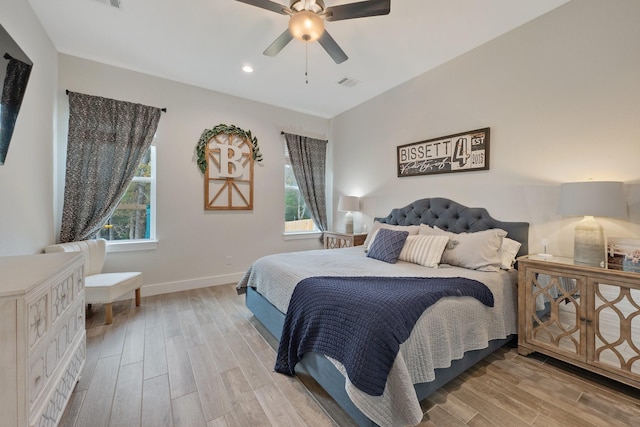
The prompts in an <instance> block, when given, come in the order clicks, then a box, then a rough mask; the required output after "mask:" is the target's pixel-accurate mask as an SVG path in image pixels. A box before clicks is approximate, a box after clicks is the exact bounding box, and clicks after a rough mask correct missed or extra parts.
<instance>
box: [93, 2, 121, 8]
mask: <svg viewBox="0 0 640 427" xmlns="http://www.w3.org/2000/svg"><path fill="white" fill-rule="evenodd" d="M97 1H98V2H100V3H102V4H106V5H107V6H111V7H114V8H116V9H122V1H121V0H97Z"/></svg>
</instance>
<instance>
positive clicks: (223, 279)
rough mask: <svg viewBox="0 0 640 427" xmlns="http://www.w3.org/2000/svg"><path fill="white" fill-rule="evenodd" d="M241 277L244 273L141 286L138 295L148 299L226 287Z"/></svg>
mask: <svg viewBox="0 0 640 427" xmlns="http://www.w3.org/2000/svg"><path fill="white" fill-rule="evenodd" d="M243 275H244V273H234V274H225V275H222V276H211V277H202V278H199V279H189V280H180V281H177V282H166V283H157V284H153V285H142V288H140V295H141V296H143V297H149V296H152V295H161V294H168V293H171V292H180V291H188V290H189V289H199V288H207V287H209V286H220V285H228V284H229V283H238V282H239V281H240V279H241V278H242V276H243Z"/></svg>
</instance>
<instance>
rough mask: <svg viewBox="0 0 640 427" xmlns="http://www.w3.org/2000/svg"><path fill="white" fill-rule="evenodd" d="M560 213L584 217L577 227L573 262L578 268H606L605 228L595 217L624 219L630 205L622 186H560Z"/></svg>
mask: <svg viewBox="0 0 640 427" xmlns="http://www.w3.org/2000/svg"><path fill="white" fill-rule="evenodd" d="M558 213H560V214H562V215H565V216H584V219H583V220H582V221H580V222H579V223H578V225H576V229H575V237H574V239H575V240H574V246H573V259H574V262H575V263H576V264H584V265H592V266H602V267H604V265H605V263H604V262H605V258H606V248H605V242H604V234H603V232H602V226H601V225H600V224H598V223H597V222H596V220H595V219H594V216H604V217H624V216H626V215H627V205H626V201H625V197H624V189H623V183H622V182H615V181H585V182H567V183H564V184H561V185H560V203H559V205H558Z"/></svg>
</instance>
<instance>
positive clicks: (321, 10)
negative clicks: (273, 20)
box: [237, 0, 391, 64]
mask: <svg viewBox="0 0 640 427" xmlns="http://www.w3.org/2000/svg"><path fill="white" fill-rule="evenodd" d="M237 1H239V2H241V3H246V4H250V5H252V6H257V7H259V8H262V9H267V10H270V11H272V12H276V13H279V14H281V15H289V16H290V19H289V28H288V29H286V30H285V31H284V33H282V34H280V36H279V37H278V38H277V39H275V41H274V42H273V43H271V45H270V46H269V47H268V48H267V49H266V50H265V51H264V52H263V53H264V54H265V55H267V56H276V55H277V54H278V53H279V52H280V51H281V50H282V49H283V48H284V47H285V46H286V45H287V44H288V43H289V42H290V41H291V40H292V39H293V38H294V37H295V38H297V39H299V40H302V41H305V42H312V41H316V40H317V41H318V43H320V45H321V46H322V47H323V48H324V50H326V51H327V53H328V54H329V56H331V58H332V59H333V60H334V61H335V63H336V64H340V63H342V62H344V61H346V60H347V59H348V56H347V55H346V54H345V53H344V51H343V50H342V49H341V48H340V46H338V43H336V41H335V40H334V39H333V37H331V35H329V33H328V32H327V30H325V28H324V21H342V20H345V19H354V18H364V17H367V16H378V15H387V14H389V12H390V11H391V0H369V1H361V2H357V3H348V4H342V5H338V6H333V7H324V1H323V0H291V2H290V3H289V7H286V6H283V5H281V4H278V3H275V2H272V1H270V0H237Z"/></svg>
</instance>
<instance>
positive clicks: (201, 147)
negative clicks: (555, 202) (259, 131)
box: [196, 124, 262, 173]
mask: <svg viewBox="0 0 640 427" xmlns="http://www.w3.org/2000/svg"><path fill="white" fill-rule="evenodd" d="M221 133H224V134H227V135H237V136H239V137H240V138H242V139H248V140H249V141H251V147H252V150H251V151H252V153H253V160H254V161H255V162H261V161H262V154H261V153H260V147H258V138H256V137H255V136H252V135H251V131H250V130H249V131H246V130H244V129H240V128H239V127H237V126H236V125H231V126H227V125H225V124H219V125H218V126H215V127H214V128H213V129H205V130H204V131H202V135H200V139H199V140H198V145H196V155H197V157H198V169H200V172H202V173H205V172H206V170H207V159H206V158H205V153H204V152H205V148H206V146H207V142H209V141H210V140H211V138H213V137H214V136H217V135H220V134H221Z"/></svg>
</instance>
